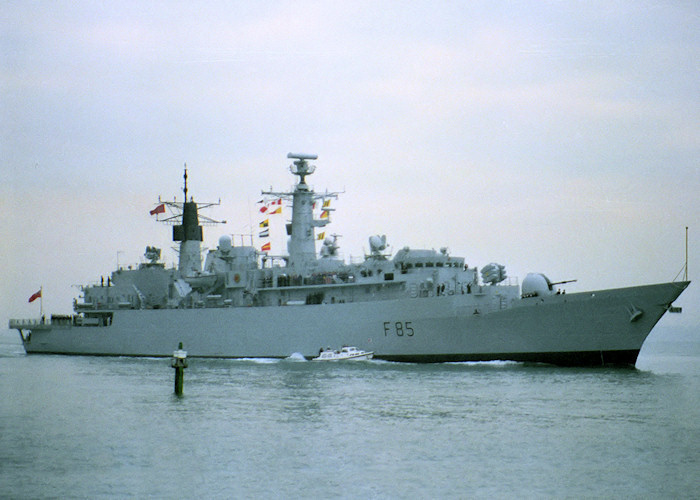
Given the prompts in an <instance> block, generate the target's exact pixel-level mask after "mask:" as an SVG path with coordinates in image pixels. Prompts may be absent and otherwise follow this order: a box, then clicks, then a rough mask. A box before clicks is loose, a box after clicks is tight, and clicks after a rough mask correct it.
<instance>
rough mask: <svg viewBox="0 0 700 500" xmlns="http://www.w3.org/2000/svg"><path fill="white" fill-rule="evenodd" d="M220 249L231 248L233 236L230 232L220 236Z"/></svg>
mask: <svg viewBox="0 0 700 500" xmlns="http://www.w3.org/2000/svg"><path fill="white" fill-rule="evenodd" d="M219 250H221V251H222V252H228V251H229V250H231V237H230V236H229V235H228V234H224V235H223V236H221V237H220V238H219Z"/></svg>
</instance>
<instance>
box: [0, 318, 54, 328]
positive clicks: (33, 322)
mask: <svg viewBox="0 0 700 500" xmlns="http://www.w3.org/2000/svg"><path fill="white" fill-rule="evenodd" d="M50 324H51V321H46V319H45V318H24V319H11V320H10V324H9V327H10V329H13V330H14V329H20V328H29V327H31V326H39V325H50Z"/></svg>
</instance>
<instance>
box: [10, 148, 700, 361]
mask: <svg viewBox="0 0 700 500" xmlns="http://www.w3.org/2000/svg"><path fill="white" fill-rule="evenodd" d="M288 158H290V159H292V160H293V163H292V165H291V166H290V171H291V173H292V174H293V175H295V176H296V177H297V183H296V184H295V186H294V189H293V190H292V191H289V192H286V191H282V192H279V191H273V190H272V189H270V190H269V191H263V192H262V194H263V196H265V197H269V198H274V199H277V200H284V201H285V202H287V203H291V209H292V215H291V220H290V222H289V223H287V224H286V232H287V236H288V245H287V254H285V255H281V256H272V255H270V254H269V253H268V252H261V251H259V250H258V249H256V247H254V246H252V245H251V246H245V245H241V246H235V245H234V244H233V239H232V238H231V236H229V235H223V236H221V237H220V238H219V241H218V246H217V248H216V249H213V250H210V251H208V253H207V254H206V258H205V260H204V263H203V265H202V260H201V257H200V256H201V242H202V240H203V229H202V225H201V223H200V220H204V221H205V223H212V224H213V223H217V222H218V221H214V220H213V219H210V218H206V217H203V216H202V215H201V214H200V213H199V210H200V209H201V208H204V207H206V206H209V205H211V204H198V203H196V202H195V201H194V199H193V198H192V197H190V200H189V201H188V199H187V196H188V191H187V171H186V170H185V175H184V188H183V192H184V201H183V202H181V203H178V202H163V201H161V200H160V199H159V203H160V205H159V206H158V207H156V209H154V212H156V213H163V212H164V211H165V209H164V207H165V206H168V208H169V209H170V210H171V212H172V215H170V216H169V217H166V218H164V219H162V220H163V221H165V222H166V223H171V224H173V240H174V241H176V242H179V264H178V267H177V268H166V267H165V265H164V264H162V263H161V262H160V250H159V249H157V248H154V247H147V248H146V254H145V256H146V260H147V262H146V263H143V264H141V265H140V266H139V267H138V268H137V269H129V270H124V269H117V270H116V271H115V272H113V273H112V275H111V276H110V277H109V278H108V280H107V283H105V282H104V280H103V281H102V282H101V283H100V285H92V286H85V287H83V290H82V291H83V294H82V297H81V300H76V301H75V304H74V309H75V314H74V315H70V316H59V315H54V316H52V318H51V320H50V321H46V320H43V321H31V320H29V321H28V320H11V321H10V327H11V328H16V329H18V330H19V331H20V334H21V336H22V340H23V343H24V346H25V349H26V350H27V352H28V353H32V352H51V353H62V354H95V355H133V356H169V355H171V353H172V351H173V349H174V347H173V346H177V344H178V343H179V342H184V344H185V346H186V348H187V350H188V353H189V355H190V356H194V357H196V356H202V357H234V358H235V357H287V356H289V355H291V354H292V353H301V354H302V355H304V356H305V357H307V358H312V357H314V356H316V355H317V354H318V352H319V348H322V347H325V346H329V345H353V346H357V347H358V348H361V349H365V350H367V351H374V353H375V354H374V356H375V358H376V359H377V358H378V359H387V360H396V361H469V360H490V359H513V360H522V361H543V362H552V363H559V364H576V365H588V364H607V363H623V364H634V362H635V360H636V357H637V354H638V352H639V349H640V348H641V346H642V343H643V342H644V339H645V338H646V337H647V335H648V334H649V332H650V331H651V329H652V328H653V326H654V325H655V324H656V322H657V321H658V320H659V319H660V318H661V316H662V315H663V314H664V313H665V312H666V311H667V310H668V309H669V308H671V304H672V302H673V301H674V300H675V299H676V298H677V297H678V295H680V293H681V292H682V291H683V290H684V289H685V288H686V287H687V285H688V283H689V282H688V281H683V282H675V283H663V284H658V285H647V286H639V287H630V288H622V289H614V290H599V291H595V292H583V293H575V294H568V295H567V294H562V293H561V292H560V289H559V288H558V286H557V285H559V284H561V283H562V282H560V283H552V282H551V281H550V280H549V279H548V278H547V277H546V276H544V275H542V274H539V273H533V274H529V275H528V276H527V277H526V278H525V279H524V280H523V283H522V287H521V286H520V285H519V284H518V283H517V282H515V283H513V282H512V281H511V280H509V279H508V277H507V275H506V271H505V266H503V265H501V264H497V263H490V264H487V265H486V266H484V267H483V268H482V269H481V272H480V273H479V271H478V269H477V268H476V267H473V268H472V267H469V266H467V265H465V259H464V258H463V257H456V256H452V255H451V254H450V253H449V251H448V250H447V248H446V247H443V248H441V249H440V250H439V251H436V250H425V249H411V248H409V247H403V248H401V249H399V250H398V251H397V252H395V253H394V255H393V257H392V256H391V253H389V252H388V250H387V248H388V247H387V243H386V237H385V236H384V235H374V236H371V237H370V238H369V248H370V252H369V254H368V255H366V256H365V258H364V260H363V261H362V262H360V263H347V262H345V261H344V260H342V259H340V258H339V257H338V242H337V238H336V237H335V236H329V237H327V238H326V237H324V238H322V241H323V243H322V246H321V250H320V252H319V253H318V254H317V252H316V241H317V236H320V235H317V229H319V230H320V229H324V228H325V226H326V225H327V224H328V223H329V217H328V213H329V212H328V211H324V212H323V213H324V215H322V217H320V218H315V217H314V206H315V204H317V203H324V202H327V200H329V199H332V198H337V197H338V194H339V193H337V192H328V191H326V192H323V193H316V192H314V190H313V189H312V188H311V187H310V186H309V185H308V184H307V182H306V178H307V177H308V176H310V175H311V174H313V173H314V171H315V166H314V165H312V164H310V161H313V160H316V159H317V157H316V156H315V155H306V154H292V153H290V154H289V155H288ZM323 233H324V234H325V231H324V232H323Z"/></svg>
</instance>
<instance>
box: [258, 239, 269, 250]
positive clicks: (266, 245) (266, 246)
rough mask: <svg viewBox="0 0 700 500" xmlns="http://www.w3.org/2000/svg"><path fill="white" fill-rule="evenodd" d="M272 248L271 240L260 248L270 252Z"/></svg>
mask: <svg viewBox="0 0 700 500" xmlns="http://www.w3.org/2000/svg"><path fill="white" fill-rule="evenodd" d="M270 248H271V246H270V242H269V241H268V242H267V243H265V244H264V245H263V246H262V248H261V249H260V250H262V251H263V252H269V251H270Z"/></svg>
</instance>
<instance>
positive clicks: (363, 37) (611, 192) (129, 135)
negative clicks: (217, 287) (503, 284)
mask: <svg viewBox="0 0 700 500" xmlns="http://www.w3.org/2000/svg"><path fill="white" fill-rule="evenodd" d="M0 28H1V29H0V56H1V59H0V84H1V85H2V93H1V94H0V162H1V163H0V224H2V227H3V235H4V237H3V238H2V240H1V241H2V242H1V243H0V253H1V254H2V256H3V259H2V269H0V270H1V272H2V278H1V279H0V321H2V322H3V323H2V324H6V321H7V318H9V317H28V316H32V315H36V314H38V305H37V304H36V303H35V304H27V298H28V297H29V295H31V294H32V293H33V292H35V291H36V290H37V289H38V288H39V287H40V286H41V285H43V286H44V295H45V298H44V308H45V310H46V311H47V313H50V312H59V313H67V312H70V310H71V304H72V299H73V297H75V296H77V293H78V289H77V288H76V287H74V286H73V285H78V284H85V283H90V282H95V281H99V277H100V276H101V275H102V276H107V275H108V273H109V272H111V271H112V270H114V269H115V267H116V264H117V259H119V262H120V264H122V265H125V264H129V263H132V264H136V263H138V262H139V261H140V260H141V259H142V254H143V251H144V248H145V246H146V245H151V244H154V245H156V246H160V247H163V248H164V254H165V257H166V261H167V262H169V263H170V262H174V261H175V254H174V252H173V251H172V250H171V247H172V246H173V245H172V243H171V242H170V241H169V236H170V228H169V227H166V226H162V225H160V224H158V223H156V222H154V218H153V217H151V216H149V215H148V211H149V210H150V209H151V208H153V206H154V202H155V201H156V199H157V197H158V195H162V196H163V197H164V198H167V199H172V197H173V196H175V195H178V197H181V191H180V189H181V180H182V166H183V164H184V163H185V162H187V165H188V169H189V172H190V192H191V194H193V195H194V196H195V199H197V200H199V201H216V200H218V199H219V198H221V201H222V204H221V206H219V207H216V208H214V209H212V210H211V211H209V212H208V215H210V216H212V217H215V218H220V219H226V220H228V223H227V224H226V225H225V226H219V227H214V228H205V244H206V245H207V246H209V247H214V246H215V245H216V241H217V240H218V237H219V236H220V235H221V234H225V233H229V234H230V233H241V232H249V231H250V229H249V225H250V223H251V221H252V222H253V224H256V223H257V217H256V212H255V210H256V207H255V202H256V201H257V200H258V199H259V198H260V190H261V189H268V188H269V187H270V186H272V187H273V188H274V189H277V190H282V189H288V188H290V187H291V186H292V184H293V179H292V177H291V175H290V174H289V172H288V170H287V166H288V165H289V161H288V160H287V159H286V154H287V153H288V152H289V151H295V152H305V153H317V154H318V155H319V159H318V161H317V162H316V165H317V167H318V168H317V171H316V173H315V174H314V175H313V176H312V177H310V178H309V182H310V183H311V184H312V185H314V186H315V187H316V189H317V190H323V189H326V188H328V189H331V190H340V191H342V190H345V193H344V194H342V195H341V197H340V199H339V200H338V201H337V202H334V208H336V209H337V212H335V213H334V214H333V217H332V220H333V224H332V225H331V226H329V228H328V230H329V232H330V231H334V232H336V233H340V234H342V238H341V239H340V243H341V251H342V252H343V254H344V255H345V256H346V257H350V256H355V257H356V256H360V255H362V254H363V251H364V249H366V248H367V246H368V245H367V243H366V241H367V237H368V236H370V235H372V234H386V235H387V240H388V242H389V243H390V244H391V245H392V246H393V249H394V250H398V249H400V248H402V247H403V246H406V245H408V246H411V247H414V248H420V247H424V248H436V249H437V248H439V247H442V246H447V247H449V249H450V251H451V252H452V254H454V255H461V256H464V257H466V259H467V262H468V263H469V264H470V265H472V266H474V265H476V266H478V267H479V268H481V267H482V266H483V265H485V264H487V263H489V262H492V261H496V262H499V263H501V264H505V265H506V268H507V271H508V273H509V275H510V276H512V277H517V278H519V279H520V280H522V278H523V277H524V276H525V274H526V273H527V272H530V271H537V272H544V273H545V274H547V275H548V276H549V277H550V278H551V279H553V280H564V279H578V280H579V281H578V283H576V284H573V285H570V286H568V288H567V290H568V291H569V292H575V291H582V290H592V289H596V288H607V287H618V286H629V285H635V284H645V283H653V282H661V281H670V280H672V279H673V278H674V277H675V276H676V274H677V273H678V272H679V271H680V270H681V268H682V266H683V263H684V258H685V255H684V251H685V246H684V235H685V226H689V227H690V273H691V276H690V277H691V278H693V277H694V276H697V274H696V272H695V269H700V250H699V249H698V248H699V247H700V239H699V238H698V234H699V233H700V218H699V215H698V214H699V213H700V202H699V201H698V193H699V192H700V189H699V188H700V167H699V165H698V160H699V158H700V74H699V73H700V71H699V66H698V61H700V57H699V56H700V29H699V28H700V4H698V3H697V2H610V1H606V2H600V3H596V2H593V3H591V2H554V1H553V2H534V1H533V2H509V3H499V2H492V1H485V2H429V1H415V2H374V1H373V2H361V1H356V2H331V1H328V2H303V1H294V2H194V3H193V2H180V3H179V2H162V3H157V2H112V3H109V2H77V1H71V2H9V1H2V2H0ZM278 217H279V216H278ZM280 227H281V225H280ZM273 229H275V228H274V227H273ZM282 241H283V237H282V236H280V235H279V234H278V235H277V236H275V235H274V234H273V245H274V247H273V253H277V252H279V251H281V250H282V247H283V243H282ZM275 251H277V252H275ZM697 289H698V286H697V284H696V283H694V284H693V285H691V288H690V289H689V290H688V291H686V293H685V294H684V296H682V297H681V300H679V301H678V302H677V304H678V305H681V306H684V313H683V314H682V315H672V316H668V317H666V318H664V322H665V323H664V324H666V325H668V326H681V327H684V328H686V327H688V326H689V325H690V326H700V311H699V310H698V309H700V308H699V307H698V304H700V293H699V292H698V291H697Z"/></svg>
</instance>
